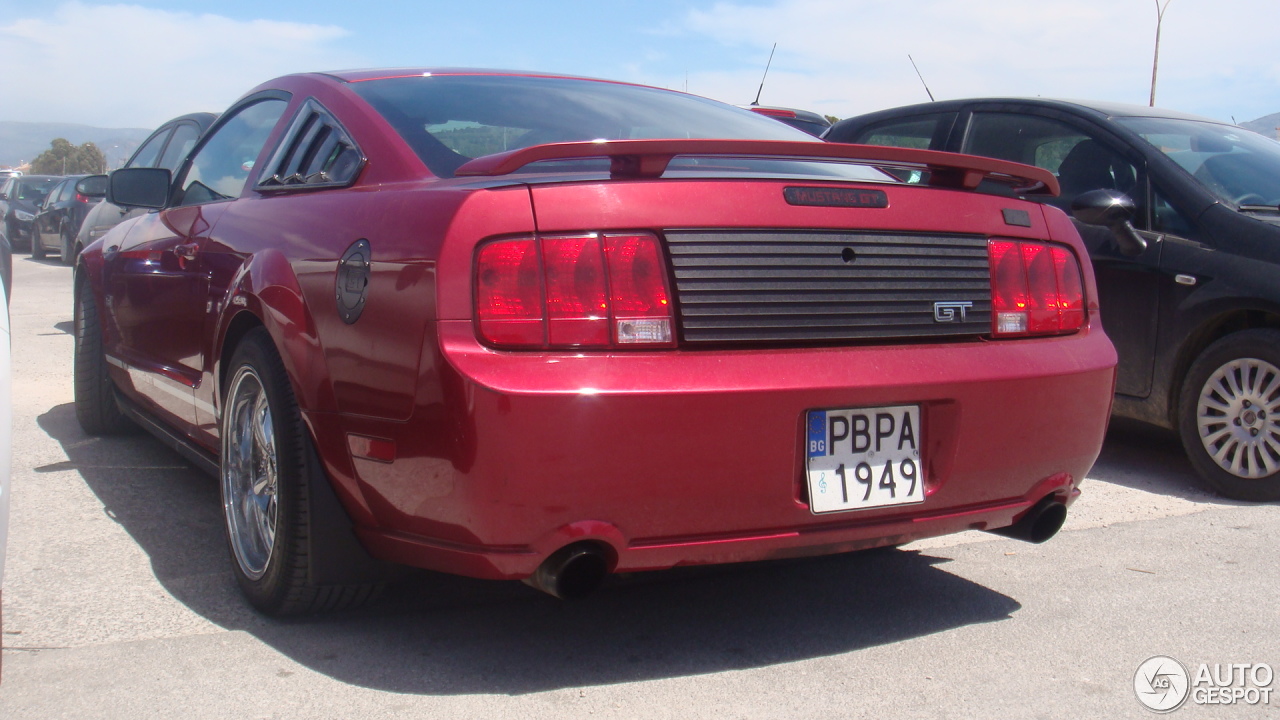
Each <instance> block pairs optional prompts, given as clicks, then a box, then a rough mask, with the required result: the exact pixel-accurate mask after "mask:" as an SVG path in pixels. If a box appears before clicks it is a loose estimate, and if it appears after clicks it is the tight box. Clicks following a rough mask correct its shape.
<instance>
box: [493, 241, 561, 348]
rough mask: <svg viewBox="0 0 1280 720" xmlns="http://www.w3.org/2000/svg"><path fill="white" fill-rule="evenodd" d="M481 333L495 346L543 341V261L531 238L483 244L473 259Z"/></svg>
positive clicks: (530, 343) (535, 343)
mask: <svg viewBox="0 0 1280 720" xmlns="http://www.w3.org/2000/svg"><path fill="white" fill-rule="evenodd" d="M476 268H477V272H476V316H477V317H478V318H479V319H480V333H481V334H482V335H483V336H484V337H485V338H486V339H488V340H489V341H490V342H492V343H494V344H497V345H541V344H543V343H545V342H546V323H545V317H546V311H545V309H544V308H543V304H542V297H543V291H542V263H541V260H540V259H539V257H538V243H537V241H535V240H534V239H532V238H522V239H519V240H507V241H504V242H496V243H491V244H489V245H485V246H484V247H483V248H481V250H480V255H479V257H478V258H477V259H476Z"/></svg>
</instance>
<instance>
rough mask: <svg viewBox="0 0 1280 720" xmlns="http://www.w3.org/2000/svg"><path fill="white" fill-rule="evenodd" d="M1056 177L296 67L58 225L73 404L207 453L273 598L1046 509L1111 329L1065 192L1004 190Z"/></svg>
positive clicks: (768, 125)
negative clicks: (68, 308)
mask: <svg viewBox="0 0 1280 720" xmlns="http://www.w3.org/2000/svg"><path fill="white" fill-rule="evenodd" d="M898 178H908V179H909V180H910V182H902V181H900V180H899V179H898ZM980 184H981V185H983V186H984V189H985V187H988V186H990V187H997V188H999V187H1004V188H1006V191H1005V192H1003V193H986V192H978V191H977V190H978V188H979V185H980ZM1056 190H1057V185H1056V181H1055V180H1054V178H1053V176H1052V175H1050V174H1048V173H1046V172H1044V171H1042V170H1038V169H1036V168H1032V167H1027V166H1023V165H1018V164H1013V163H1008V162H1003V161H997V160H991V159H983V158H975V157H968V156H962V155H952V154H947V153H938V152H928V151H918V150H904V149H896V148H871V147H862V146H855V145H834V144H825V143H821V142H818V141H816V140H814V139H813V138H810V137H808V136H807V135H805V134H803V133H801V132H800V131H798V130H794V129H792V128H789V127H787V126H785V125H783V124H781V123H777V122H775V121H773V120H771V119H769V118H764V117H760V116H759V115H756V114H754V113H751V112H748V111H746V110H741V109H738V108H734V107H731V106H728V105H722V104H720V103H716V102H713V101H710V100H706V99H702V98H698V97H693V96H690V95H685V94H682V93H676V92H670V91H665V90H659V89H655V88H649V87H641V86H635V85H628V84H622V83H614V82H606V81H599V80H589V79H582V78H570V77H554V76H546V75H532V74H521V73H499V72H492V71H472V70H442V71H423V70H394V71H360V72H344V73H324V74H322V73H317V74H306V75H294V76H289V77H284V78H280V79H278V80H274V81H272V82H269V83H266V84H264V85H262V86H260V87H258V88H257V89H255V90H253V91H252V92H251V93H250V94H248V95H246V96H245V97H244V98H243V99H241V100H240V101H239V102H237V103H236V104H235V105H234V106H233V107H232V108H231V109H229V110H228V111H227V112H226V113H225V114H224V115H222V116H221V118H220V119H219V120H218V122H217V123H216V124H215V125H214V126H213V127H211V128H210V130H209V131H208V133H207V134H206V135H205V136H204V137H203V138H202V140H201V142H200V143H199V145H197V146H196V147H195V149H194V150H193V151H192V153H191V155H190V157H189V158H188V159H187V161H186V162H185V163H184V164H183V165H182V166H181V167H180V168H179V170H178V171H177V172H176V173H172V174H171V173H170V171H169V170H165V169H157V168H131V169H126V170H121V171H117V172H116V173H115V174H114V175H113V176H112V179H111V196H110V199H111V201H112V202H115V203H116V204H119V205H125V206H132V207H145V208H154V212H150V213H146V214H143V215H141V216H139V217H137V218H135V219H133V220H130V221H128V222H126V223H123V224H121V225H120V226H118V227H116V228H115V229H113V230H112V231H111V232H110V233H109V234H107V235H106V236H104V237H103V238H101V239H100V240H99V241H97V242H95V243H94V244H93V245H91V246H90V247H88V248H87V249H86V250H85V252H84V253H83V255H81V257H80V260H79V262H78V264H77V267H76V294H75V320H76V323H75V337H76V363H75V391H76V409H77V414H78V416H79V419H80V422H81V424H82V425H83V426H84V428H85V430H86V431H88V432H90V433H95V434H105V433H112V432H119V431H123V430H125V429H127V428H129V427H131V426H133V425H135V424H136V425H141V426H143V427H145V428H146V429H148V430H150V431H151V432H153V433H155V434H156V435H157V436H159V437H161V438H162V439H165V440H166V441H168V442H169V443H170V444H172V445H173V446H174V447H175V448H177V449H179V450H180V451H181V452H183V453H184V454H185V455H186V456H187V457H188V458H190V459H191V460H192V461H193V462H194V463H195V464H197V465H198V466H200V467H202V468H204V469H206V470H208V471H209V472H211V473H214V474H215V475H217V476H218V477H219V478H220V481H221V487H222V498H223V504H224V507H225V517H226V529H227V537H228V541H229V546H230V550H231V556H232V559H233V563H232V565H233V567H234V569H235V574H236V576H237V578H238V580H239V583H240V585H241V587H242V588H243V590H244V592H245V594H246V595H247V597H248V598H249V600H250V601H251V602H252V603H253V604H254V605H255V606H256V607H258V608H259V609H260V610H262V611H263V612H266V613H270V614H289V613H298V612H308V611H313V610H319V609H326V608H334V607H343V606H350V605H353V604H356V603H359V602H360V601H362V600H363V599H365V598H367V597H368V596H369V595H370V593H371V592H372V590H373V589H374V588H376V587H377V584H378V582H379V580H380V578H381V577H383V576H382V573H383V572H385V571H386V569H387V568H389V567H395V564H397V563H399V564H407V565H412V566H417V567H422V568H430V569H434V570H441V571H446V572H452V573H459V574H463V575H470V576H474V577H483V578H509V579H526V580H528V581H529V582H531V583H532V584H534V585H536V586H538V587H540V588H542V589H544V590H547V591H549V592H551V593H553V594H557V595H560V596H571V595H580V594H583V593H585V592H587V591H589V590H591V589H592V588H594V587H595V586H596V585H597V584H598V583H599V582H600V581H601V580H603V578H604V577H605V575H607V574H608V573H610V572H619V571H636V570H653V569H661V568H670V567H673V566H677V565H685V564H699V563H727V562H737V561H746V560H757V559H762V558H777V557H788V556H801V555H813V554H819V553H836V552H845V551H850V550H856V549H860V548H869V547H876V546H883V545H891V544H898V543H904V542H908V541H911V540H914V539H917V538H923V537H928V536H934V535H941V534H945V533H953V532H958V531H962V530H968V529H983V530H997V531H1000V530H1002V531H1004V532H1006V533H1008V534H1011V535H1014V536H1017V537H1022V538H1024V539H1029V540H1033V541H1042V540H1044V539H1047V538H1048V537H1049V536H1051V535H1052V534H1053V533H1054V532H1056V531H1057V529H1058V528H1059V527H1060V526H1061V523H1062V521H1063V518H1064V517H1065V514H1066V507H1067V505H1068V504H1070V503H1071V502H1072V501H1073V500H1074V499H1075V497H1076V495H1077V494H1078V490H1077V486H1078V484H1079V482H1080V480H1081V479H1082V478H1083V477H1084V475H1085V473H1086V472H1087V471H1088V469H1089V468H1090V466H1091V465H1092V463H1093V461H1094V460H1095V458H1096V457H1097V454H1098V452H1099V449H1100V446H1101V443H1102V437H1103V432H1104V430H1105V425H1106V422H1107V417H1108V412H1109V409H1110V403H1111V391H1112V381H1113V375H1114V365H1115V361H1116V356H1115V352H1114V350H1113V348H1112V346H1111V343H1110V342H1109V341H1108V339H1107V337H1106V336H1105V335H1104V334H1103V332H1102V328H1101V327H1100V326H1099V324H1098V320H1097V317H1098V315H1097V308H1096V300H1095V298H1096V294H1095V290H1094V280H1093V276H1092V271H1091V269H1090V266H1089V264H1088V263H1081V261H1080V259H1081V258H1082V257H1084V250H1083V249H1082V247H1081V244H1080V240H1079V238H1078V236H1077V235H1076V232H1075V230H1074V229H1073V228H1072V226H1071V223H1070V222H1069V221H1068V220H1067V218H1066V216H1065V215H1063V214H1062V213H1061V212H1059V211H1058V210H1056V209H1054V208H1052V207H1049V206H1045V205H1039V204H1032V203H1029V202H1026V201H1022V200H1019V199H1016V197H1015V195H1016V194H1020V193H1021V194H1025V193H1053V192H1056Z"/></svg>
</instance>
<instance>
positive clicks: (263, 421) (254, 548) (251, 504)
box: [222, 365, 280, 580]
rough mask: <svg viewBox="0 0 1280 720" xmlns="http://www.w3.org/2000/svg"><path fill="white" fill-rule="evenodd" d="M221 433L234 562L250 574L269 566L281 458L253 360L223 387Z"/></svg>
mask: <svg viewBox="0 0 1280 720" xmlns="http://www.w3.org/2000/svg"><path fill="white" fill-rule="evenodd" d="M223 411H224V412H225V413H227V416H226V420H225V424H224V427H223V433H222V503H223V510H224V511H225V512H226V515H227V534H228V537H229V538H230V540H231V548H232V551H233V552H234V553H235V556H236V562H237V563H239V564H240V568H241V570H243V571H244V574H245V575H246V576H247V577H248V578H249V579H251V580H258V579H260V578H261V577H262V576H263V575H264V574H265V573H266V571H267V565H268V563H269V562H270V560H271V551H272V549H273V548H274V547H275V540H276V524H277V521H278V520H279V516H280V509H279V504H278V493H279V488H280V484H279V483H280V474H279V461H278V454H277V452H276V436H275V423H274V422H273V419H272V415H271V402H270V400H269V399H268V398H267V391H266V389H265V388H264V387H263V384H262V380H261V378H259V377H258V373H257V371H256V370H254V368H253V366H252V365H242V366H241V367H240V368H239V370H237V371H236V374H235V377H234V378H233V379H232V381H231V390H230V392H228V393H227V402H226V406H225V407H224V408H223Z"/></svg>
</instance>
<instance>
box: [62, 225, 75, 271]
mask: <svg viewBox="0 0 1280 720" xmlns="http://www.w3.org/2000/svg"><path fill="white" fill-rule="evenodd" d="M60 238H61V240H62V242H61V244H59V246H58V259H59V260H61V261H62V264H63V265H70V264H71V263H72V262H74V261H75V259H76V254H75V252H73V251H72V248H74V247H75V244H76V239H75V238H73V237H71V233H70V232H68V228H67V227H66V226H65V225H64V226H63V228H62V233H61V235H60Z"/></svg>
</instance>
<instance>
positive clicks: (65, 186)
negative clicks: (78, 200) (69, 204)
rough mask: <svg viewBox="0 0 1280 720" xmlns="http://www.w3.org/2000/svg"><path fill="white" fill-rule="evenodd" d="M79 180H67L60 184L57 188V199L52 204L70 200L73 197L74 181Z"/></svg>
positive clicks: (74, 193)
mask: <svg viewBox="0 0 1280 720" xmlns="http://www.w3.org/2000/svg"><path fill="white" fill-rule="evenodd" d="M79 179H80V178H74V179H72V180H68V181H66V182H64V183H62V186H61V187H59V188H58V197H57V199H56V200H54V201H53V202H55V203H60V202H66V201H67V200H70V199H71V198H73V197H75V195H76V181H77V180H79Z"/></svg>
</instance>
